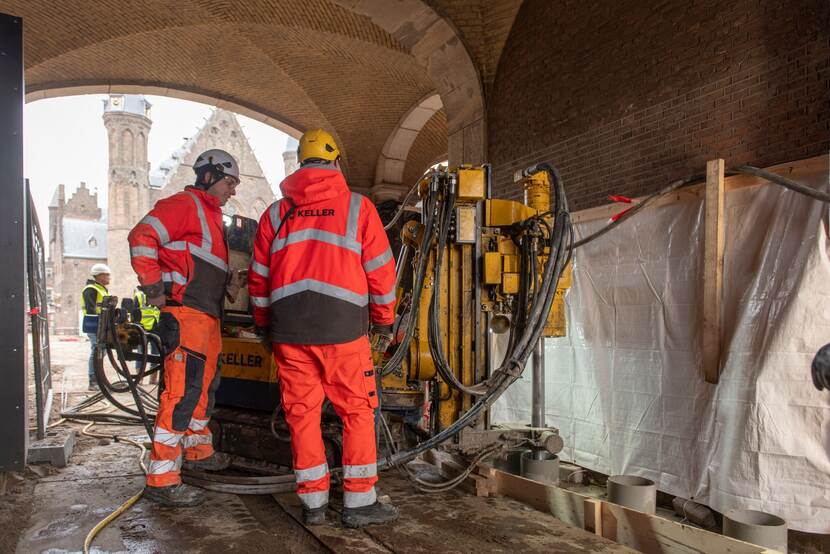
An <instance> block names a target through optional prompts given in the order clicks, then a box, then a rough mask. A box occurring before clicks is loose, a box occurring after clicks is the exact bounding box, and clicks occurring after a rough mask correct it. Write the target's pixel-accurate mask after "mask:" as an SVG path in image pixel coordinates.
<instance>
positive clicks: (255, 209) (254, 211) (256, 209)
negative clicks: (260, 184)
mask: <svg viewBox="0 0 830 554" xmlns="http://www.w3.org/2000/svg"><path fill="white" fill-rule="evenodd" d="M267 208H268V206H267V205H266V204H265V200H263V199H262V198H257V199H256V200H254V202H253V204H251V216H250V217H252V218H253V219H256V220H259V218H260V217H261V216H262V212H264V211H265V210H266V209H267Z"/></svg>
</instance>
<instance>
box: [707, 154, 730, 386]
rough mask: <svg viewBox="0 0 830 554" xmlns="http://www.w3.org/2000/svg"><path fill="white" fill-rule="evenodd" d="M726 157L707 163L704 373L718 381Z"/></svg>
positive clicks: (709, 380)
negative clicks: (724, 159)
mask: <svg viewBox="0 0 830 554" xmlns="http://www.w3.org/2000/svg"><path fill="white" fill-rule="evenodd" d="M723 172H724V161H723V160H722V159H717V160H711V161H709V162H708V163H707V164H706V197H705V203H704V219H703V298H702V301H703V310H702V311H703V333H702V340H703V377H704V379H706V382H707V383H713V384H717V382H718V379H719V377H720V360H721V356H720V347H721V344H720V341H721V299H722V297H723V246H724V236H725V235H724V232H725V225H724V217H723V214H724V180H723V179H724V178H723Z"/></svg>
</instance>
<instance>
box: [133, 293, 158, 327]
mask: <svg viewBox="0 0 830 554" xmlns="http://www.w3.org/2000/svg"><path fill="white" fill-rule="evenodd" d="M134 298H135V303H136V306H137V307H138V309H139V310H141V326H142V327H144V329H146V330H147V331H152V330H153V327H155V326H156V324H157V323H158V322H159V317H160V316H161V310H159V309H158V307H156V306H153V305H151V304H147V295H146V294H145V293H144V292H143V291H138V292H136V293H135V296H134Z"/></svg>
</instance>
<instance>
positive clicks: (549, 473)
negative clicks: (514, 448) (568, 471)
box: [521, 450, 559, 485]
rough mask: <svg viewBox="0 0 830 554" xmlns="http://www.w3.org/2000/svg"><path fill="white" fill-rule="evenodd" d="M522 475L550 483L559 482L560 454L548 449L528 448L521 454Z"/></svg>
mask: <svg viewBox="0 0 830 554" xmlns="http://www.w3.org/2000/svg"><path fill="white" fill-rule="evenodd" d="M521 465H522V477H526V478H528V479H533V480H534V481H540V482H542V483H547V484H549V485H556V484H558V483H559V456H557V455H556V454H551V453H550V452H547V451H546V450H535V451H534V450H527V451H525V452H523V453H522V456H521Z"/></svg>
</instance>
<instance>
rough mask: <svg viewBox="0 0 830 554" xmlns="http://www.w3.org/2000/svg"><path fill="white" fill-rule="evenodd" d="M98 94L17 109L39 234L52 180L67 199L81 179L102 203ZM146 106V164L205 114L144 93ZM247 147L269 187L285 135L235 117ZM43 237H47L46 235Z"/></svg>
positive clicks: (103, 156)
mask: <svg viewBox="0 0 830 554" xmlns="http://www.w3.org/2000/svg"><path fill="white" fill-rule="evenodd" d="M104 98H106V96H104V95H100V94H94V95H83V96H66V97H62V98H49V99H46V100H38V101H36V102H32V103H30V104H26V106H25V108H24V112H23V133H24V137H23V139H24V167H25V172H26V177H28V178H29V182H30V183H31V185H32V195H33V196H34V200H35V206H36V207H37V211H38V217H39V219H40V222H41V227H42V230H43V233H44V235H46V234H47V233H48V229H47V228H46V227H47V226H48V225H47V222H48V220H49V212H48V206H49V201H50V200H51V198H52V194H53V192H54V190H55V188H56V187H57V186H58V184H60V183H63V184H65V185H66V189H67V197H68V196H69V195H70V194H71V192H72V191H74V190H75V189H76V188H77V187H78V185H79V184H80V183H81V181H84V182H86V184H87V187H88V188H90V189H91V190H93V191H94V190H96V189H97V191H98V204H99V206H101V207H102V208H103V207H106V203H107V186H106V185H107V133H106V130H105V129H104V123H103V121H102V119H101V115H102V113H103V107H102V100H103V99H104ZM147 98H148V100H149V101H150V103H151V104H152V105H153V108H152V119H153V127H152V130H151V131H150V141H149V143H148V146H147V148H148V156H149V160H150V165H151V168H153V169H155V168H156V167H157V166H158V164H159V163H160V162H161V161H162V160H164V159H166V158H167V157H168V156H170V154H171V153H172V152H173V151H174V150H176V149H177V148H179V147H180V146H181V145H182V143H183V142H184V140H185V138H186V137H190V136H192V135H193V134H194V133H196V131H197V130H198V128H199V127H201V125H202V123H203V122H204V120H205V119H206V118H207V117H208V115H209V114H210V110H211V107H210V106H208V105H205V104H199V103H197V102H189V101H187V100H178V99H175V98H166V97H161V96H148V97H147ZM237 117H238V118H239V122H240V124H241V125H242V129H243V130H244V132H245V135H246V136H247V137H248V140H249V142H250V143H251V147H252V148H253V150H254V153H255V154H256V156H257V159H258V160H259V163H260V165H261V166H262V169H263V171H264V172H265V176H266V177H267V178H268V181H269V182H270V183H271V185H272V186H273V187H276V186H277V185H278V184H279V182H280V181H281V180H282V178H283V176H284V175H283V165H282V163H283V162H282V152H283V151H284V150H285V143H286V140H287V139H288V135H286V134H285V133H283V132H281V131H278V130H277V129H274V128H273V127H269V126H268V125H265V124H263V123H260V122H258V121H254V120H252V119H249V118H247V117H244V116H237ZM47 240H48V239H47Z"/></svg>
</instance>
